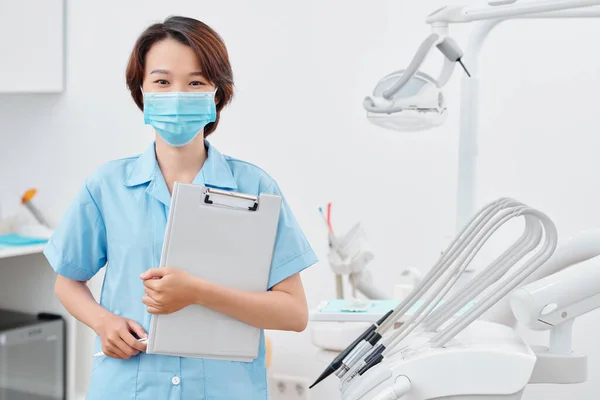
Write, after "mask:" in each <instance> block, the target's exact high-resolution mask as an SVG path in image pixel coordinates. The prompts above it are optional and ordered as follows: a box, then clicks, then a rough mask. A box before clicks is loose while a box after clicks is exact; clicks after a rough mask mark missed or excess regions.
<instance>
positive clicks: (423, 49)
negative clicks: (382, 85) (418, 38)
mask: <svg viewBox="0 0 600 400" xmlns="http://www.w3.org/2000/svg"><path fill="white" fill-rule="evenodd" d="M439 39H440V35H438V34H437V33H432V34H431V35H429V36H428V37H427V39H425V41H424V42H423V43H422V44H421V46H419V49H418V50H417V54H415V57H414V58H413V60H412V61H411V63H410V65H409V66H408V68H406V72H405V73H404V74H403V75H402V76H401V77H400V79H398V81H397V82H396V83H395V84H394V85H392V87H391V88H389V89H388V90H386V91H384V92H383V97H384V98H385V99H388V100H389V99H391V98H392V96H394V95H395V94H396V93H398V91H399V90H400V89H402V88H403V87H404V85H406V84H407V83H408V81H410V79H411V78H412V77H413V76H415V74H416V73H417V71H418V70H419V67H420V66H421V64H423V61H425V58H427V54H429V51H430V50H431V49H432V48H433V46H434V45H435V44H436V43H437V41H438V40H439Z"/></svg>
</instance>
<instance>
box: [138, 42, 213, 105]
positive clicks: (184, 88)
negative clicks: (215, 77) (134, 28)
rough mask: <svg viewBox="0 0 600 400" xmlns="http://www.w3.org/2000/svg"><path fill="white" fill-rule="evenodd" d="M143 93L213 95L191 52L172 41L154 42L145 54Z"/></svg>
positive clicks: (211, 85)
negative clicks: (203, 93)
mask: <svg viewBox="0 0 600 400" xmlns="http://www.w3.org/2000/svg"><path fill="white" fill-rule="evenodd" d="M142 88H143V90H144V92H146V93H149V92H214V91H215V86H214V85H213V84H212V83H210V82H209V81H208V80H207V79H206V78H205V77H204V76H203V75H202V68H201V66H200V63H199V62H198V58H197V57H196V55H195V54H194V51H193V50H192V49H191V48H190V47H189V46H186V45H184V44H182V43H180V42H178V41H176V40H173V39H165V40H161V41H160V42H157V43H155V44H154V45H153V46H152V47H151V48H150V50H149V51H148V53H147V54H146V64H145V72H144V83H143V85H142Z"/></svg>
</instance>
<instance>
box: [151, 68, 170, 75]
mask: <svg viewBox="0 0 600 400" xmlns="http://www.w3.org/2000/svg"><path fill="white" fill-rule="evenodd" d="M169 73H170V72H169V71H167V70H166V69H155V70H153V71H152V72H150V75H152V74H165V75H169Z"/></svg>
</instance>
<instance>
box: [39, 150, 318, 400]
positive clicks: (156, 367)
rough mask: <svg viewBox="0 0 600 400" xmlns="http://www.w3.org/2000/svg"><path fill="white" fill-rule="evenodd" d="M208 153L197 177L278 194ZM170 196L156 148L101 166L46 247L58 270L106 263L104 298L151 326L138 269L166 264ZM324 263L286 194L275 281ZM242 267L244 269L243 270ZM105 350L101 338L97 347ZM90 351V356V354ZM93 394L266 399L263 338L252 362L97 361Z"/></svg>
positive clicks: (79, 273)
mask: <svg viewBox="0 0 600 400" xmlns="http://www.w3.org/2000/svg"><path fill="white" fill-rule="evenodd" d="M206 146H207V149H208V157H207V159H206V161H205V163H204V165H203V167H202V169H201V170H200V172H199V173H198V176H197V177H196V178H195V180H194V183H196V184H200V185H204V186H207V187H212V188H219V189H224V190H231V191H236V192H241V193H246V194H252V195H259V194H260V193H268V194H277V195H281V192H280V190H279V187H278V186H277V183H276V182H275V181H274V180H273V178H271V177H270V176H269V175H268V174H266V173H265V172H264V171H262V170H261V169H259V168H258V167H256V166H254V165H252V164H249V163H247V162H243V161H240V160H237V159H234V158H231V157H228V156H225V155H223V154H221V153H219V151H218V150H217V149H216V148H215V147H213V146H212V145H210V144H209V143H208V142H206ZM170 201H171V196H170V194H169V191H168V188H167V185H166V183H165V180H164V178H163V176H162V174H161V171H160V169H159V167H158V163H157V161H156V153H155V146H154V144H152V145H151V146H150V147H149V148H148V150H147V151H146V152H145V153H143V154H142V155H140V156H137V157H132V158H126V159H122V160H118V161H112V162H109V163H107V164H105V165H104V166H102V167H100V168H99V169H98V171H97V172H96V173H95V174H93V176H91V177H90V178H89V179H88V180H87V181H86V183H85V186H84V187H83V188H82V189H81V191H80V192H79V194H78V195H77V198H76V199H75V201H74V202H73V204H72V205H71V206H70V208H69V209H68V211H67V213H66V215H65V216H64V218H63V219H62V221H61V222H60V224H59V226H58V227H57V229H56V231H55V233H54V236H53V237H52V239H51V240H50V242H49V243H48V245H47V247H46V249H45V252H44V253H45V255H46V257H47V258H48V261H49V262H50V264H51V265H52V267H53V268H54V270H55V271H56V272H57V273H58V274H60V275H62V276H65V277H67V278H69V279H73V280H77V281H86V280H88V279H90V278H92V277H93V276H94V275H95V274H96V273H97V272H98V271H99V270H100V269H101V268H103V267H104V266H106V272H105V278H104V284H103V286H102V297H101V300H100V304H101V305H102V306H103V307H104V308H106V309H107V310H109V311H111V312H112V313H114V314H116V315H120V316H123V317H126V318H129V319H132V320H135V321H137V322H138V323H139V324H140V325H142V327H143V328H144V329H145V330H146V332H148V330H149V328H150V314H149V313H148V312H147V311H146V306H145V305H144V304H143V303H142V297H143V296H144V285H143V283H142V280H141V279H140V278H139V276H140V274H141V273H142V272H144V271H146V270H147V269H149V268H156V267H158V266H159V263H160V255H161V251H162V245H163V236H164V233H165V228H166V223H167V215H168V212H169V205H170ZM316 261H317V258H316V256H315V253H314V252H313V250H312V249H311V247H310V245H309V243H308V241H307V240H306V237H305V236H304V234H303V233H302V231H301V229H300V227H299V225H298V223H297V221H296V219H295V218H294V216H293V215H292V212H291V211H290V208H289V206H288V204H287V203H286V202H285V199H284V200H283V206H282V211H281V216H280V220H279V227H278V232H277V240H276V245H275V252H274V255H273V262H272V265H271V273H270V278H269V285H268V287H269V288H271V287H273V286H274V285H276V284H277V283H279V282H281V281H282V280H284V279H286V278H288V277H290V276H292V275H294V274H296V273H298V272H300V271H302V270H303V269H305V268H307V267H309V266H311V265H312V264H314V263H315V262H316ZM239 267H240V268H243V265H240V266H239ZM98 351H101V343H100V339H99V338H97V339H96V345H95V349H94V352H98ZM90 356H91V354H90ZM87 398H88V399H89V400H95V399H98V400H108V399H110V400H121V399H122V400H133V399H135V400H180V399H181V400H195V399H209V400H218V399H228V400H234V399H245V400H253V399H267V398H268V394H267V381H266V364H265V344H264V335H262V339H261V344H260V351H259V356H258V358H257V359H256V360H255V361H254V362H252V363H241V362H230V361H216V360H204V359H192V358H182V357H172V356H161V355H151V354H145V353H141V354H139V355H137V356H134V357H132V358H130V359H129V360H119V359H114V358H110V357H99V358H94V361H93V366H92V378H91V381H90V385H89V390H88V396H87Z"/></svg>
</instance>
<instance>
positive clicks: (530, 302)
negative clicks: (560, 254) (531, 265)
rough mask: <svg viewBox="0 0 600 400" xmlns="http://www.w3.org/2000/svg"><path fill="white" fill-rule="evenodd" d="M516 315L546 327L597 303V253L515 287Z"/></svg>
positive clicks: (599, 297)
mask: <svg viewBox="0 0 600 400" xmlns="http://www.w3.org/2000/svg"><path fill="white" fill-rule="evenodd" d="M510 303H511V307H512V310H513V312H514V314H515V317H516V318H517V320H518V321H519V322H521V323H522V324H524V325H525V326H527V327H528V328H530V329H534V330H547V329H551V328H552V327H554V326H556V325H561V324H564V323H565V322H567V321H570V320H572V319H574V318H576V317H578V316H580V315H583V314H585V313H588V312H590V311H592V310H595V309H596V308H599V307H600V257H596V258H593V259H591V260H588V261H585V262H582V263H580V264H577V265H574V266H572V267H569V268H567V269H564V270H562V271H560V272H557V273H555V274H553V275H550V276H548V277H546V278H544V279H541V280H539V281H535V282H533V283H530V284H529V285H527V286H524V287H522V288H519V289H517V290H516V291H515V292H514V293H513V294H512V295H511V298H510Z"/></svg>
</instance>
